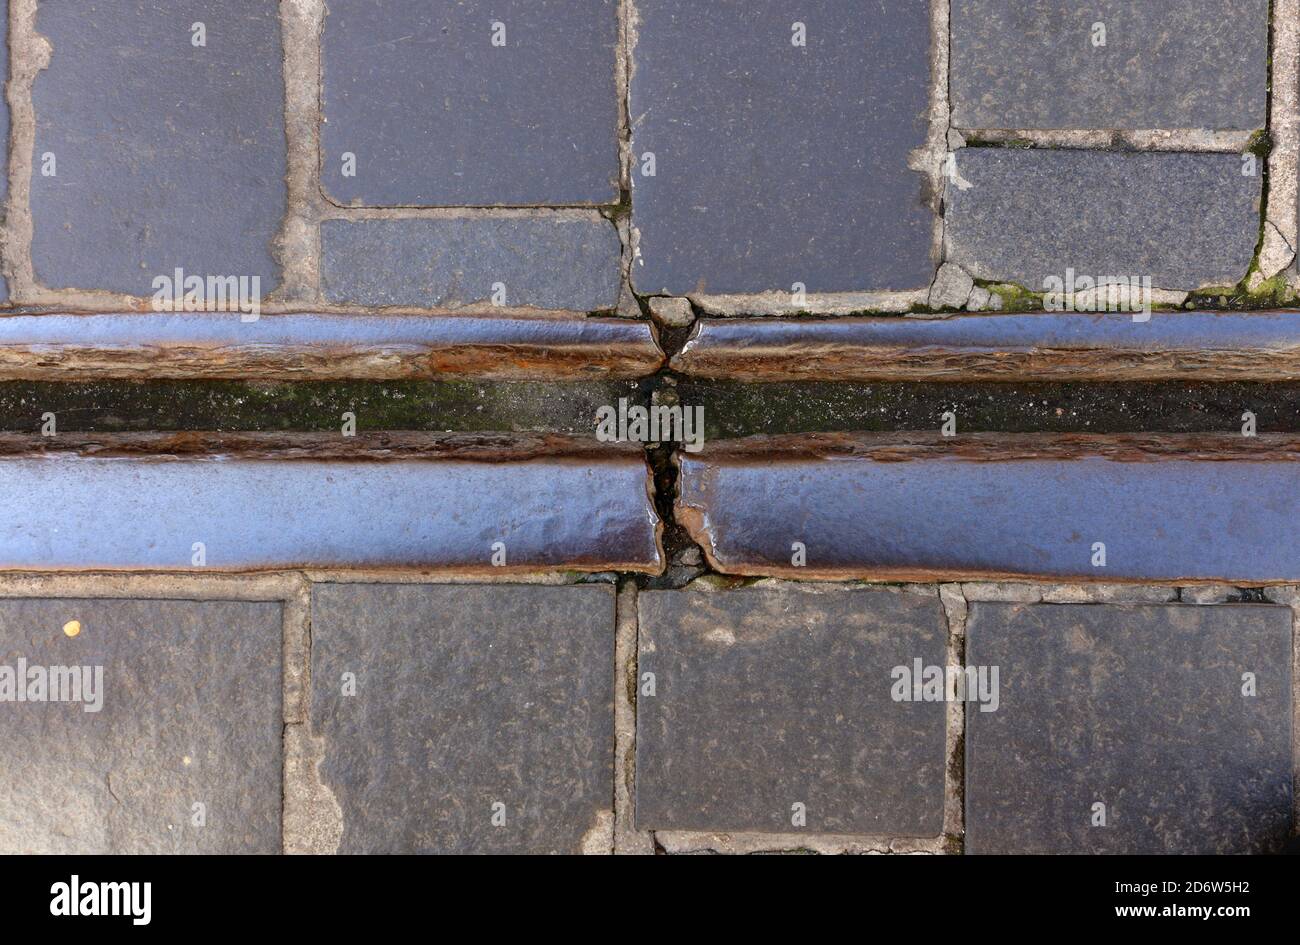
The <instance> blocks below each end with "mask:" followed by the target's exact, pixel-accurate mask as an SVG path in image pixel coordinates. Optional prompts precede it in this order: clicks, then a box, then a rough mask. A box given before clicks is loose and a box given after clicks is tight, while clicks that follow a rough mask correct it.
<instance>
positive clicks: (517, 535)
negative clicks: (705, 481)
mask: <svg viewBox="0 0 1300 945" xmlns="http://www.w3.org/2000/svg"><path fill="white" fill-rule="evenodd" d="M0 439H2V442H0V491H2V493H3V495H4V496H5V498H4V499H3V500H0V506H2V507H3V513H2V514H0V569H20V570H41V569H48V570H60V569H100V568H103V569H144V570H192V569H205V570H212V569H215V570H234V571H243V570H266V569H280V568H297V567H322V568H329V567H359V568H404V569H412V568H413V569H435V570H436V569H447V570H456V571H469V572H482V573H484V574H502V573H510V572H519V571H528V570H545V569H566V570H575V571H623V570H625V571H648V572H654V571H657V570H659V568H660V562H661V552H660V549H659V545H658V530H659V527H660V526H659V520H658V517H657V515H656V513H655V509H654V504H653V502H652V499H651V494H650V491H651V484H650V471H649V468H648V467H647V465H646V462H645V459H644V455H643V453H642V451H641V450H639V449H633V448H617V447H614V448H607V449H593V448H592V447H590V446H589V445H587V444H581V443H574V442H572V441H570V440H567V439H566V438H563V437H532V438H527V437H520V438H511V437H500V436H498V437H435V436H421V435H418V434H417V435H411V434H408V435H394V436H391V437H383V438H363V439H359V441H358V440H353V441H351V442H350V441H349V440H348V439H345V438H342V437H337V436H335V437H328V438H327V437H315V438H313V437H290V436H280V437H275V438H269V437H259V436H256V435H243V436H235V437H224V438H223V437H218V436H210V437H202V436H185V435H182V436H176V437H166V436H139V437H131V436H124V437H118V438H104V439H101V440H90V439H80V440H79V439H77V438H75V437H67V436H65V437H60V438H58V440H59V442H58V443H57V445H54V446H46V444H42V443H40V442H39V438H26V437H5V438H0ZM49 442H50V441H46V443H47V444H48V443H49Z"/></svg>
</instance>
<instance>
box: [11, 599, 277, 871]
mask: <svg viewBox="0 0 1300 945" xmlns="http://www.w3.org/2000/svg"><path fill="white" fill-rule="evenodd" d="M281 637H282V632H281V612H280V605H279V604H278V603H237V602H232V601H174V600H76V599H49V598H46V599H25V600H19V599H5V600H0V851H3V852H4V853H59V854H67V853H79V854H91V853H112V854H137V853H218V854H231V853H278V852H279V851H280V797H281V789H282V785H281V766H280V757H281V749H280V736H281V729H282V727H283V715H282V712H281V706H280V698H281V681H280V653H281ZM19 680H21V683H19V684H17V685H16V683H18V681H19ZM19 691H21V692H23V694H24V696H25V699H26V700H28V701H22V702H19V701H16V699H17V693H18V692H19ZM33 697H38V698H39V699H40V700H41V701H30V700H33ZM196 805H199V806H196Z"/></svg>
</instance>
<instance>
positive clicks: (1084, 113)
mask: <svg viewBox="0 0 1300 945" xmlns="http://www.w3.org/2000/svg"><path fill="white" fill-rule="evenodd" d="M951 17H952V19H951V31H952V58H951V69H952V75H951V89H952V123H953V126H954V127H956V128H960V129H963V130H967V129H981V128H988V129H1024V130H1037V129H1043V130H1053V129H1179V128H1188V129H1191V128H1198V129H1200V128H1203V129H1210V130H1242V131H1253V130H1255V129H1257V128H1263V127H1265V126H1266V125H1267V123H1268V56H1269V44H1268V30H1269V3H1268V0H1166V2H1162V3H1133V2H1131V0H1093V2H1090V3H1078V2H1075V0H1032V2H1029V3H1026V2H1024V0H952V8H951Z"/></svg>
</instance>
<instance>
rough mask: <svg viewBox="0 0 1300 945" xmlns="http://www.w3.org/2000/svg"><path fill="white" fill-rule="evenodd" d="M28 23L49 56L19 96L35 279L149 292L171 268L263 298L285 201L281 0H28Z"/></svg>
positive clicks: (273, 268)
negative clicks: (26, 95)
mask: <svg viewBox="0 0 1300 945" xmlns="http://www.w3.org/2000/svg"><path fill="white" fill-rule="evenodd" d="M200 24H201V25H202V27H203V31H202V34H201V35H200V33H199V32H198V31H195V30H194V29H193V28H194V27H195V26H196V25H200ZM36 29H37V31H38V32H39V33H40V34H41V35H43V36H44V37H45V38H46V39H47V40H48V41H49V42H50V44H51V46H52V48H53V52H52V56H51V60H50V65H49V68H48V69H45V70H44V71H42V72H40V73H39V74H38V75H37V77H36V83H35V87H34V88H33V91H32V102H33V105H34V107H35V112H36V144H35V149H34V156H33V166H32V176H31V204H32V219H33V225H34V232H33V236H32V262H33V264H34V266H35V273H36V278H37V280H38V281H39V282H40V283H42V284H43V285H45V286H47V287H49V288H79V289H106V290H110V291H114V292H125V293H128V294H133V295H149V296H151V295H153V294H154V292H155V290H156V289H157V286H155V285H154V280H155V278H158V277H163V276H166V277H167V278H169V279H171V278H173V277H174V273H175V270H177V269H182V270H184V272H185V273H186V274H187V275H192V276H201V277H204V278H206V277H207V276H214V277H215V276H225V277H235V278H243V279H247V280H248V282H247V283H245V285H246V286H247V287H248V290H249V292H248V294H249V295H250V296H251V295H252V293H253V291H254V290H256V291H260V293H261V294H262V295H266V294H268V293H269V292H271V290H272V289H274V288H275V286H276V283H277V281H278V279H279V269H278V267H277V265H276V262H275V259H274V257H273V255H272V249H271V244H272V241H273V240H274V239H275V237H276V234H277V231H278V229H279V226H280V221H281V219H282V218H283V216H284V214H285V208H286V188H285V180H284V176H285V166H286V160H287V158H286V145H285V130H284V77H283V70H282V61H283V54H282V50H281V42H280V20H279V4H278V3H275V2H273V0H224V2H222V3H219V4H216V3H212V2H208V0H167V2H160V0H100V2H97V3H95V4H93V5H89V4H86V3H80V2H73V0H41V3H40V4H39V5H38V7H37V17H36ZM200 39H202V40H203V42H204V43H205V45H195V43H197V42H198V41H199V40H200ZM46 156H49V157H48V160H50V161H53V162H55V163H54V165H53V169H54V170H55V171H56V172H57V173H56V174H54V175H50V176H46V174H45V173H44V169H45V167H46V161H47V157H46ZM254 278H256V279H258V280H259V285H257V286H254V284H253V282H252V279H254Z"/></svg>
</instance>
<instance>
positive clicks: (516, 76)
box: [321, 0, 619, 207]
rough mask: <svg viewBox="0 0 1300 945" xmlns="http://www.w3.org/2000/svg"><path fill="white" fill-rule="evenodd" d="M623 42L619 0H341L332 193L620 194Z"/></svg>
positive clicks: (332, 96) (530, 201)
mask: <svg viewBox="0 0 1300 945" xmlns="http://www.w3.org/2000/svg"><path fill="white" fill-rule="evenodd" d="M495 23H500V24H501V25H502V26H503V27H504V30H505V32H504V42H505V45H503V46H501V45H498V46H494V45H493V37H494V24H495ZM617 46H618V4H617V3H616V2H615V0H576V2H575V0H494V2H492V3H487V2H483V0H469V2H461V3H434V4H431V3H428V2H427V0H383V2H376V0H332V2H330V3H329V4H328V5H327V8H326V17H325V25H324V29H323V32H322V35H321V60H322V61H321V79H322V83H321V104H322V108H323V111H324V119H325V120H324V122H323V123H322V124H321V169H322V175H321V180H322V186H323V188H324V190H325V193H326V195H327V196H328V197H329V198H330V199H331V200H334V201H335V202H336V203H340V204H344V205H348V204H358V205H365V206H433V207H447V206H556V205H575V204H581V205H589V204H615V203H618V200H619V152H618V89H617V86H616V82H615V70H616V56H615V52H616V48H617ZM345 154H351V155H353V156H354V163H355V175H354V176H345V175H344V155H345Z"/></svg>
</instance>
